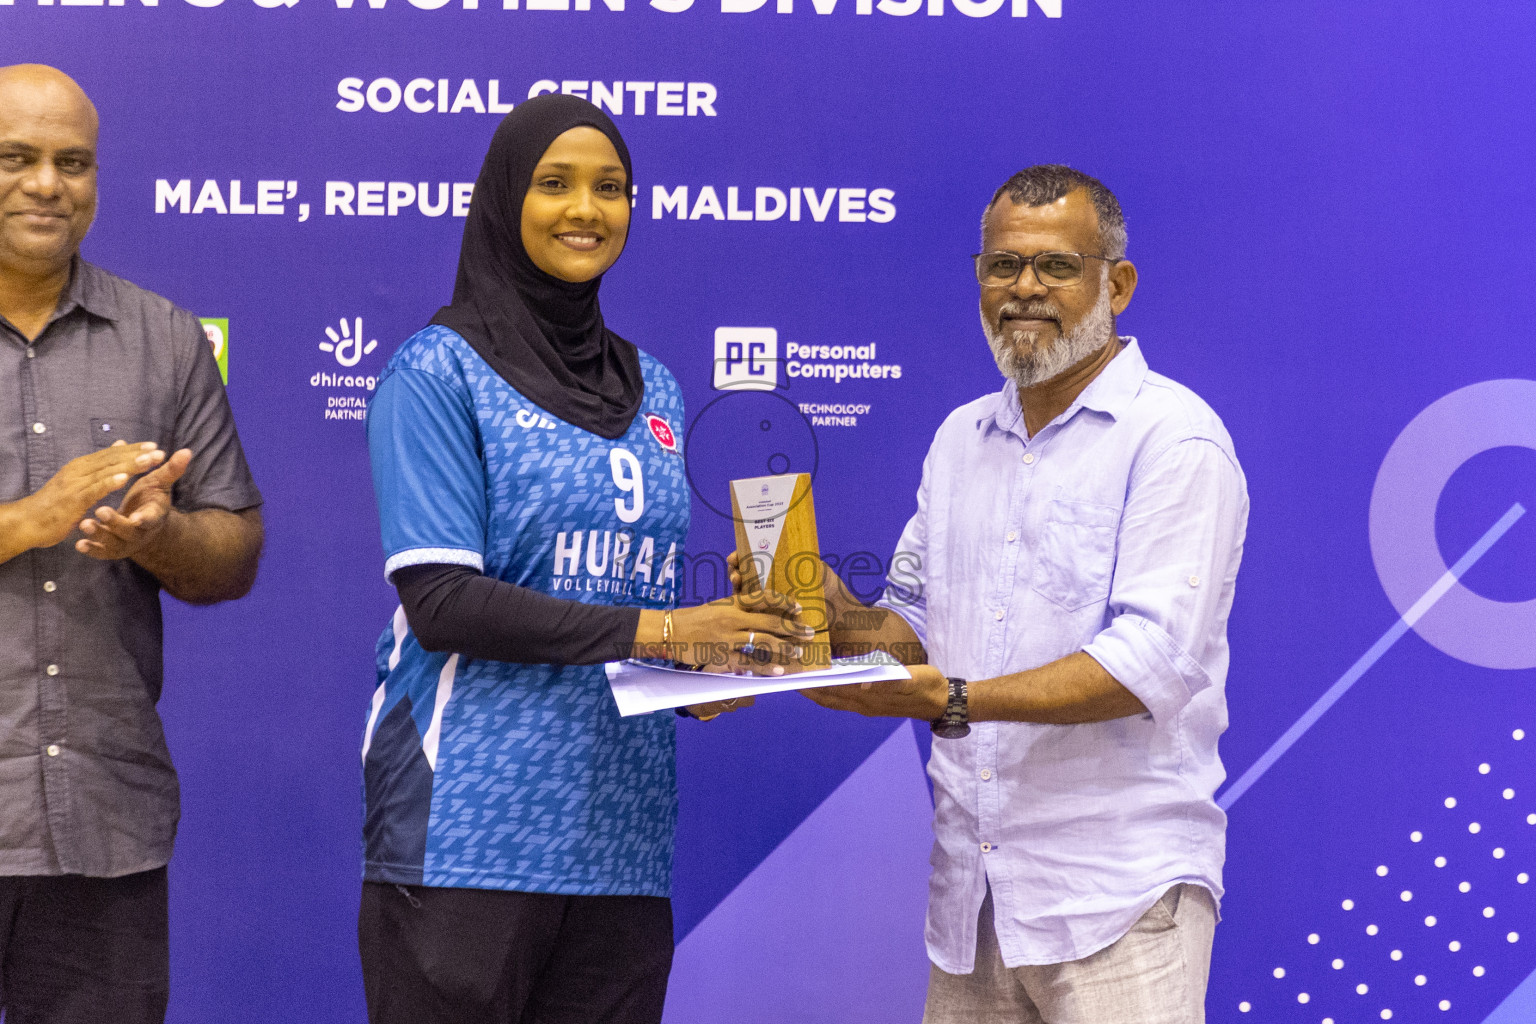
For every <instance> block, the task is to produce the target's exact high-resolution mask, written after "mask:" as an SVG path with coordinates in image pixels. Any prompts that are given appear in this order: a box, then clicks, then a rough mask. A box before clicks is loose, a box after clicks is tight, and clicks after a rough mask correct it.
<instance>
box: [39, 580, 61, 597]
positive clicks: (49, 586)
mask: <svg viewBox="0 0 1536 1024" xmlns="http://www.w3.org/2000/svg"><path fill="white" fill-rule="evenodd" d="M58 589H59V585H58V584H57V583H55V582H53V580H47V581H46V582H44V583H43V593H45V594H51V593H53V592H54V591H55V590H58Z"/></svg>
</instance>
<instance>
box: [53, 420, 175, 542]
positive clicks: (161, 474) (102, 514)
mask: <svg viewBox="0 0 1536 1024" xmlns="http://www.w3.org/2000/svg"><path fill="white" fill-rule="evenodd" d="M109 450H110V449H109ZM159 454H160V455H161V457H162V458H164V453H163V452H161V453H159ZM191 462H192V452H191V450H190V449H187V448H183V449H181V450H180V451H178V452H176V453H175V454H174V455H172V456H171V457H170V459H168V460H166V462H165V464H164V465H163V466H161V467H160V468H159V469H156V470H154V471H153V472H150V473H146V474H145V475H144V476H142V477H140V478H139V480H138V482H136V483H135V484H134V485H133V486H132V487H131V488H129V490H128V493H127V494H126V495H124V496H123V503H122V505H121V506H120V507H118V508H116V509H114V508H110V507H108V506H105V505H103V506H102V507H101V508H98V509H97V510H96V514H95V516H94V517H92V518H87V519H85V520H84V521H83V522H81V524H80V532H81V533H83V534H85V537H83V538H82V539H80V540H77V541H76V542H75V550H76V551H78V552H80V553H81V554H82V555H89V556H90V557H92V558H98V559H101V560H102V561H110V560H112V559H118V558H132V557H133V556H134V555H137V554H138V553H139V552H140V551H142V550H144V548H145V547H147V546H148V545H149V544H151V543H152V542H153V541H154V540H155V538H156V537H157V536H159V535H160V533H161V531H162V530H164V529H165V525H166V522H167V521H168V520H169V519H170V516H171V488H172V487H174V486H175V484H176V481H177V480H180V479H181V477H182V475H183V474H184V473H186V471H187V466H188V465H190V464H191Z"/></svg>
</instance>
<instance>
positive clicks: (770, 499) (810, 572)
mask: <svg viewBox="0 0 1536 1024" xmlns="http://www.w3.org/2000/svg"><path fill="white" fill-rule="evenodd" d="M731 514H732V516H733V517H734V519H735V520H736V550H737V552H738V553H739V554H740V555H741V575H742V584H743V586H744V587H745V589H746V590H747V591H748V592H751V591H754V590H756V589H758V588H766V589H768V590H773V591H777V592H778V593H781V594H788V595H789V596H791V597H793V598H794V599H795V600H796V601H798V602H799V603H800V607H801V608H802V609H803V611H804V614H803V618H804V621H805V623H806V624H807V625H808V626H810V627H812V628H813V629H814V630H815V631H816V636H815V637H814V638H813V639H812V640H811V641H810V642H809V643H807V644H804V645H802V646H803V648H804V652H805V654H804V657H803V658H802V659H801V665H802V666H803V667H804V668H825V667H827V666H828V665H830V664H831V657H832V647H831V642H830V637H829V635H828V632H827V625H828V623H827V602H826V596H825V594H824V593H823V591H822V577H821V573H822V566H821V547H820V545H819V543H818V542H817V539H816V505H815V502H814V501H813V500H812V498H811V476H810V474H809V473H785V474H782V475H780V476H758V477H750V478H748V479H746V480H732V481H731Z"/></svg>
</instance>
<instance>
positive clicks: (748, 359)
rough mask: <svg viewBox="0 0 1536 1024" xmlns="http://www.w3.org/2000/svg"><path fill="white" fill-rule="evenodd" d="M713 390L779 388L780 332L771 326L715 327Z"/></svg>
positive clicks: (768, 389)
mask: <svg viewBox="0 0 1536 1024" xmlns="http://www.w3.org/2000/svg"><path fill="white" fill-rule="evenodd" d="M714 376H715V380H714V383H715V390H717V391H772V390H773V389H774V388H776V387H778V386H779V332H778V331H777V330H775V329H774V328H772V327H717V328H715V375H714Z"/></svg>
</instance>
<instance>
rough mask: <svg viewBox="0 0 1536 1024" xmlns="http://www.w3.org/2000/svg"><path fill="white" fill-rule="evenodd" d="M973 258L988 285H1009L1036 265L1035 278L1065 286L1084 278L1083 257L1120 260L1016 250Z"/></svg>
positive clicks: (978, 276)
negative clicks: (1026, 253) (1027, 252)
mask: <svg viewBox="0 0 1536 1024" xmlns="http://www.w3.org/2000/svg"><path fill="white" fill-rule="evenodd" d="M971 259H972V260H973V261H975V263H976V280H977V281H978V282H980V283H981V284H982V285H983V286H985V287H987V288H1008V287H1011V286H1012V285H1013V282H1015V281H1017V280H1018V279H1019V275H1020V274H1022V273H1024V268H1025V267H1028V266H1031V265H1033V266H1034V268H1035V280H1037V281H1039V282H1040V283H1041V284H1043V285H1045V286H1046V287H1047V288H1065V287H1067V286H1068V285H1074V284H1077V283H1078V282H1079V281H1081V280H1082V279H1083V260H1103V261H1104V262H1105V263H1119V262H1120V261H1119V260H1118V259H1111V258H1110V257H1108V256H1095V255H1094V254H1092V253H1087V252H1037V253H1035V254H1034V255H1033V256H1021V255H1019V254H1018V253H1016V252H1008V251H1007V250H1006V249H1005V250H1000V251H998V252H979V253H977V254H976V255H975V256H972V257H971Z"/></svg>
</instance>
